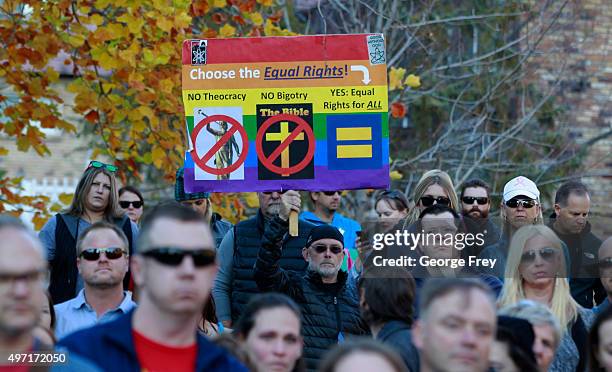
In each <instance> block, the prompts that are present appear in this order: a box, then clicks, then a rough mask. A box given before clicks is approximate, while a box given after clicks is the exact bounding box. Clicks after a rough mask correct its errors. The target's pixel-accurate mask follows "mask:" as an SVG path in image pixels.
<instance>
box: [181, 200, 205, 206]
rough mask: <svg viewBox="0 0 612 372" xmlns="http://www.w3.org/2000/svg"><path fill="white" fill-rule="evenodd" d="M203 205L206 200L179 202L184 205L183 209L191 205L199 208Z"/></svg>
mask: <svg viewBox="0 0 612 372" xmlns="http://www.w3.org/2000/svg"><path fill="white" fill-rule="evenodd" d="M204 203H206V199H197V200H185V201H182V202H181V204H182V205H184V206H185V207H191V206H192V205H193V204H195V205H197V206H198V207H199V206H201V205H202V204H204Z"/></svg>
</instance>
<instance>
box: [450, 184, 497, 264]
mask: <svg viewBox="0 0 612 372" xmlns="http://www.w3.org/2000/svg"><path fill="white" fill-rule="evenodd" d="M490 192H491V188H490V187H489V185H487V183H486V182H484V181H483V180H481V179H478V178H474V179H471V180H469V181H466V182H465V183H464V184H463V185H461V194H460V195H461V198H460V199H461V214H462V215H463V217H464V221H465V227H466V229H467V231H466V232H467V233H471V234H474V235H476V234H482V236H483V239H484V244H483V245H477V244H472V245H470V246H468V247H466V248H465V249H464V251H463V253H464V254H465V255H466V256H477V255H479V254H480V252H481V251H482V250H483V249H484V247H486V246H489V245H492V244H495V243H497V241H498V240H499V236H500V232H499V228H498V227H497V226H496V225H495V224H494V223H493V221H492V220H491V219H490V218H489V211H490V210H491V198H490Z"/></svg>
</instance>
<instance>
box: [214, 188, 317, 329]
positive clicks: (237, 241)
mask: <svg viewBox="0 0 612 372" xmlns="http://www.w3.org/2000/svg"><path fill="white" fill-rule="evenodd" d="M257 195H258V197H259V210H258V211H257V215H255V216H254V217H251V218H249V219H248V220H245V221H241V222H239V223H237V224H236V225H235V226H234V228H233V229H230V230H229V231H228V232H227V234H225V237H224V238H223V240H222V241H221V244H220V245H219V248H218V249H217V256H218V259H219V272H218V273H217V277H216V278H215V284H214V287H213V298H214V300H215V305H216V309H217V318H218V319H219V320H220V321H221V322H223V325H224V326H225V327H231V326H232V323H234V322H236V320H238V318H239V317H240V314H241V313H242V310H243V309H244V307H245V306H246V304H247V303H248V302H249V300H250V299H251V297H252V296H253V295H254V294H256V293H258V292H259V290H258V289H257V284H255V280H254V279H253V265H254V264H255V259H256V258H257V253H258V252H259V249H260V248H261V246H262V241H263V240H262V236H263V235H264V231H265V230H266V229H268V228H269V227H270V226H274V227H273V229H274V231H276V232H278V234H280V236H281V238H282V254H281V256H280V258H279V265H280V266H281V267H282V268H283V269H288V270H296V271H302V272H303V271H305V270H306V262H305V261H304V259H303V258H302V248H303V247H304V244H305V243H306V238H307V237H308V234H309V233H310V230H311V229H312V228H313V227H314V225H313V224H312V223H310V222H307V221H305V220H302V219H299V223H298V236H290V235H289V227H288V226H289V225H288V224H287V223H280V222H279V221H280V220H279V217H278V215H279V212H280V210H281V209H282V208H281V206H283V208H285V209H286V210H294V211H296V212H298V213H299V211H300V206H301V198H300V194H299V193H298V192H297V191H293V190H288V191H280V192H277V191H274V192H260V193H258V194H257Z"/></svg>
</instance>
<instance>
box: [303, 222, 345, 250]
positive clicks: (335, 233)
mask: <svg viewBox="0 0 612 372" xmlns="http://www.w3.org/2000/svg"><path fill="white" fill-rule="evenodd" d="M319 239H334V240H337V241H339V242H340V244H342V247H344V237H343V236H342V233H341V232H340V231H339V230H338V229H337V228H335V227H333V226H332V225H328V224H324V225H319V226H317V227H315V228H313V229H312V230H310V235H308V240H307V241H306V247H310V245H311V244H312V243H313V242H316V241H317V240H319Z"/></svg>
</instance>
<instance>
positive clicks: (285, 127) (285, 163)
mask: <svg viewBox="0 0 612 372" xmlns="http://www.w3.org/2000/svg"><path fill="white" fill-rule="evenodd" d="M280 126H281V129H280V132H279V133H266V141H279V142H280V143H282V142H283V141H284V140H285V139H286V138H287V137H289V135H290V134H291V132H289V122H288V121H281V122H280ZM303 140H304V132H302V133H300V134H298V135H297V137H295V141H303ZM289 146H291V145H289ZM289 146H287V147H286V148H285V149H284V150H283V151H282V152H281V168H289ZM281 176H282V177H287V176H289V174H281Z"/></svg>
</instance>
